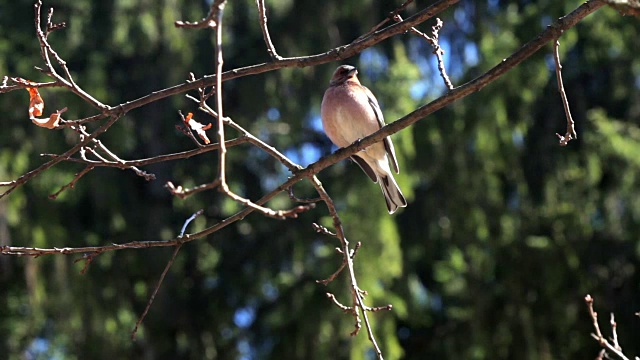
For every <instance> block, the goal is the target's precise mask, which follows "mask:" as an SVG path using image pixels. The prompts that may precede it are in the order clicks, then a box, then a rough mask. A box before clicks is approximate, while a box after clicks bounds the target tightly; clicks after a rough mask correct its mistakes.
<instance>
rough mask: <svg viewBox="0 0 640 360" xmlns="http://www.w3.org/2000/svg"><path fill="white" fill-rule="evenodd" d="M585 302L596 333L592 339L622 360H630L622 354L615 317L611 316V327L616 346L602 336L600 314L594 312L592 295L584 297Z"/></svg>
mask: <svg viewBox="0 0 640 360" xmlns="http://www.w3.org/2000/svg"><path fill="white" fill-rule="evenodd" d="M584 301H585V303H586V304H587V309H588V310H589V316H591V321H592V322H593V328H594V329H595V331H596V333H595V334H593V333H592V334H591V337H592V338H594V339H596V340H597V341H598V343H599V344H600V346H602V347H603V348H604V349H606V350H609V351H611V352H612V353H614V354H616V356H618V357H619V358H620V359H622V360H629V358H628V357H626V356H625V355H624V354H623V353H622V349H621V348H620V346H619V345H618V335H617V334H616V327H615V321H614V320H613V315H611V325H612V328H613V336H614V344H615V346H614V345H612V344H611V343H610V342H609V341H607V339H605V338H604V336H602V332H601V331H600V326H599V325H598V313H597V312H595V311H594V310H593V298H592V297H591V295H589V294H587V296H585V297H584Z"/></svg>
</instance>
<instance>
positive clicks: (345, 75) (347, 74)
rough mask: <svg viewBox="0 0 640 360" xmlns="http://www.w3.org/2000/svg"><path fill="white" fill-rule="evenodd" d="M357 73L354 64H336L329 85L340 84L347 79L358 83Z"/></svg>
mask: <svg viewBox="0 0 640 360" xmlns="http://www.w3.org/2000/svg"><path fill="white" fill-rule="evenodd" d="M357 75H358V69H356V68H355V66H351V65H340V66H338V68H337V69H336V71H334V72H333V77H332V78H331V82H330V83H329V85H332V86H335V85H340V84H344V83H345V82H347V81H354V82H356V83H358V84H359V83H360V81H358V76H357Z"/></svg>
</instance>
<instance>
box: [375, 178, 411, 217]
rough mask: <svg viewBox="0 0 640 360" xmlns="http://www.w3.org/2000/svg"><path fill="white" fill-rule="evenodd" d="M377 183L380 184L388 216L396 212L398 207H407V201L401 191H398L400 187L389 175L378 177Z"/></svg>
mask: <svg viewBox="0 0 640 360" xmlns="http://www.w3.org/2000/svg"><path fill="white" fill-rule="evenodd" d="M378 183H380V188H381V189H382V194H384V200H385V201H386V202H387V209H389V214H393V213H394V212H396V210H398V208H399V207H405V206H407V200H406V199H405V198H404V195H402V191H400V187H398V184H397V183H396V179H394V178H393V175H391V173H389V175H382V176H380V177H379V179H378Z"/></svg>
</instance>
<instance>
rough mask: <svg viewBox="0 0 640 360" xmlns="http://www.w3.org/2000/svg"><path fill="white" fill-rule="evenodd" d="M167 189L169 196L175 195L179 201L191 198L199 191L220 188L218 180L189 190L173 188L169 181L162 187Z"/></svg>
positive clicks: (178, 187)
mask: <svg viewBox="0 0 640 360" xmlns="http://www.w3.org/2000/svg"><path fill="white" fill-rule="evenodd" d="M164 186H165V187H166V188H167V189H169V192H170V193H171V195H175V196H177V197H179V198H180V199H185V198H187V197H188V196H191V195H193V194H196V193H199V192H201V191H205V190H211V189H215V188H217V187H218V186H220V179H216V180H214V181H212V182H210V183H206V184H202V185H198V186H195V187H192V188H191V189H185V188H183V187H182V186H175V185H173V183H172V182H171V181H167V183H166V184H165V185H164Z"/></svg>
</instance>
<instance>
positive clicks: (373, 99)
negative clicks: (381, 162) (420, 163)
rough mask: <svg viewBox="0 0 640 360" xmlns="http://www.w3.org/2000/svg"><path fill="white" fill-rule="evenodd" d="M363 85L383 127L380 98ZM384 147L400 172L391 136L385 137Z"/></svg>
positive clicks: (397, 171) (394, 167)
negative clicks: (377, 98)
mask: <svg viewBox="0 0 640 360" xmlns="http://www.w3.org/2000/svg"><path fill="white" fill-rule="evenodd" d="M360 86H362V88H363V90H364V92H365V93H366V94H367V98H368V99H369V105H370V106H371V108H372V109H373V112H374V114H376V118H377V119H378V124H379V125H380V128H382V127H383V126H384V125H385V124H384V116H383V115H382V110H380V105H379V104H378V100H376V97H375V96H373V93H372V92H371V90H369V89H368V88H367V87H366V86H363V85H360ZM384 148H385V149H386V150H387V155H389V158H390V159H391V165H392V166H393V170H394V171H395V172H396V174H398V173H400V167H399V166H398V159H396V150H395V148H394V147H393V143H392V142H391V137H389V136H387V137H386V138H384Z"/></svg>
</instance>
